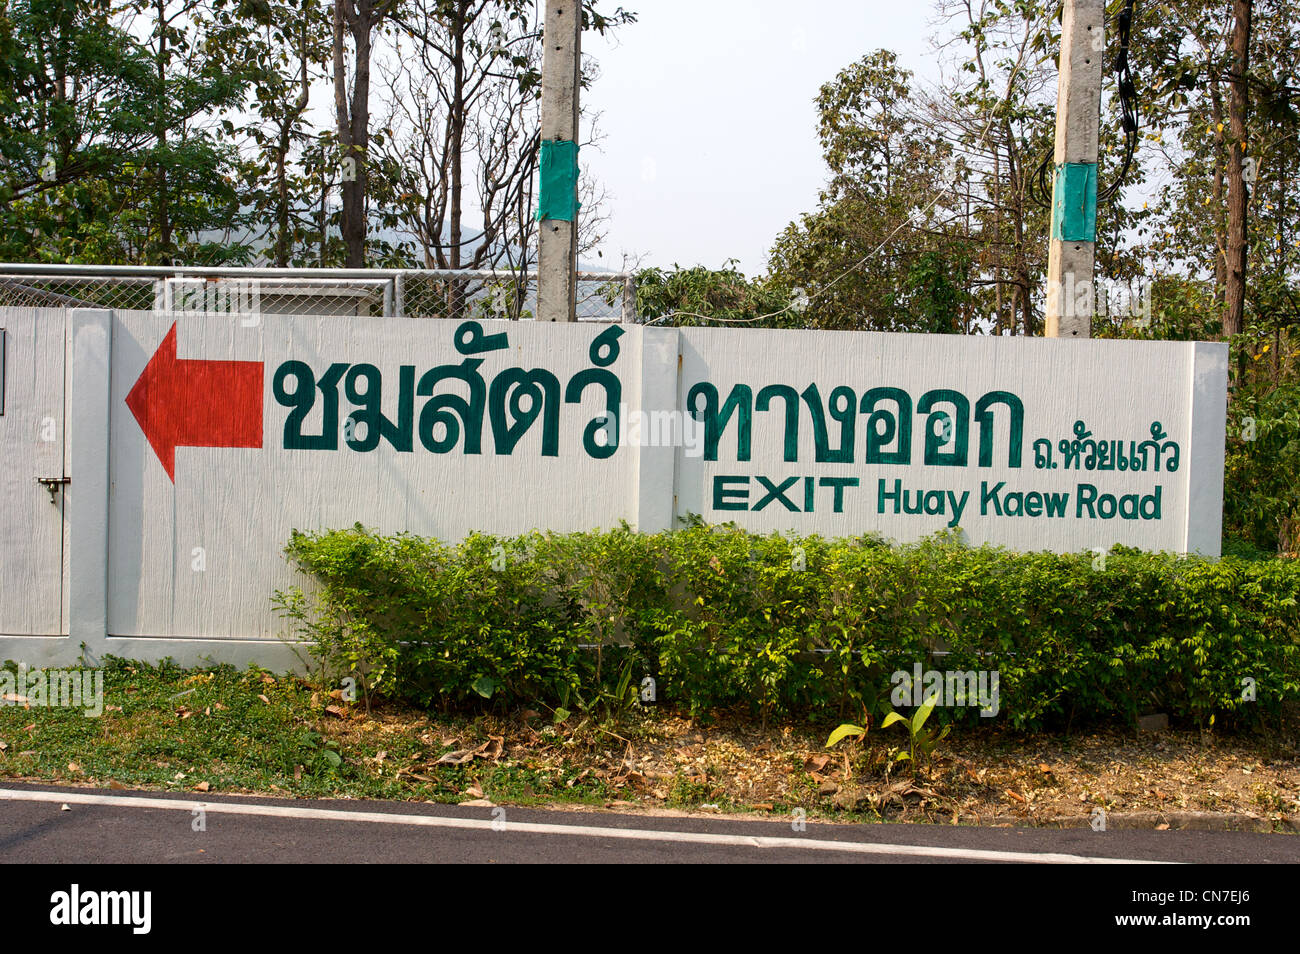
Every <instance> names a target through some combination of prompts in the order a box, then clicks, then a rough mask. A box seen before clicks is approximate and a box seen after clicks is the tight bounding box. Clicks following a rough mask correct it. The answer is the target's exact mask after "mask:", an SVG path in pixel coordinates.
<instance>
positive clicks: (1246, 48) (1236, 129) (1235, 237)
mask: <svg viewBox="0 0 1300 954" xmlns="http://www.w3.org/2000/svg"><path fill="white" fill-rule="evenodd" d="M1251 4H1252V0H1233V3H1232V15H1233V21H1234V22H1233V28H1232V78H1231V84H1230V89H1231V92H1230V95H1229V98H1228V125H1229V132H1230V133H1231V137H1232V141H1231V143H1230V146H1229V151H1228V262H1227V266H1228V281H1227V286H1226V287H1225V289H1224V305H1225V307H1224V312H1223V333H1224V335H1235V334H1240V333H1241V331H1242V328H1243V326H1244V324H1245V314H1246V252H1247V244H1246V239H1247V235H1246V229H1247V223H1246V201H1247V195H1246V175H1245V171H1244V163H1243V162H1242V154H1243V152H1244V150H1245V146H1246V115H1247V111H1248V110H1249V108H1250V104H1249V100H1248V90H1247V86H1246V74H1247V70H1249V68H1250V21H1251Z"/></svg>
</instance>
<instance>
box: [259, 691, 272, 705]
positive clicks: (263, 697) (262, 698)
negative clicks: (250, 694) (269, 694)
mask: <svg viewBox="0 0 1300 954" xmlns="http://www.w3.org/2000/svg"><path fill="white" fill-rule="evenodd" d="M257 698H259V699H261V700H262V701H263V702H265V703H266V704H267V705H268V706H269V705H270V704H271V700H270V699H268V698H266V696H264V695H262V694H261V693H260V692H259V693H258V694H257Z"/></svg>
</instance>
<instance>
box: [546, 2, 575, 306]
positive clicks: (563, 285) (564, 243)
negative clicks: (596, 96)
mask: <svg viewBox="0 0 1300 954" xmlns="http://www.w3.org/2000/svg"><path fill="white" fill-rule="evenodd" d="M542 36H543V40H544V42H545V44H546V49H545V51H544V52H543V54H542V147H541V156H540V163H539V164H540V183H539V186H538V205H537V218H538V220H539V221H540V225H539V228H538V241H537V246H538V248H537V268H538V279H537V282H538V288H537V318H538V320H539V321H573V320H574V318H575V314H574V312H575V309H576V298H575V290H576V288H575V286H576V285H577V269H578V146H577V142H578V90H579V87H580V85H581V84H580V79H581V69H582V65H581V64H582V3H581V0H546V21H545V24H544V27H543V31H542Z"/></svg>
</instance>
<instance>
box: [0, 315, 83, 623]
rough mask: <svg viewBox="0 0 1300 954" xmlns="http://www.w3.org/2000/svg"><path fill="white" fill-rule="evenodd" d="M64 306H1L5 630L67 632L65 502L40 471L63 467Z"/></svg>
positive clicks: (1, 618) (0, 596) (1, 602)
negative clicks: (53, 493)
mask: <svg viewBox="0 0 1300 954" xmlns="http://www.w3.org/2000/svg"><path fill="white" fill-rule="evenodd" d="M66 322H67V313H66V312H65V311H63V310H62V309H52V308H6V309H3V310H0V328H3V329H4V339H5V340H4V349H5V354H4V363H5V367H4V389H5V394H4V413H3V414H2V415H0V634H5V635H17V636H51V635H59V634H61V633H63V632H65V628H64V627H65V623H64V621H63V620H62V618H61V617H62V608H63V594H62V586H63V505H64V499H65V495H64V493H63V492H62V491H60V492H59V493H58V494H56V496H55V501H54V502H51V500H50V495H49V494H48V493H47V492H46V490H45V488H44V487H42V486H41V485H40V484H38V483H37V482H36V478H37V477H60V476H62V475H63V474H64V469H63V449H64V413H63V390H64V388H63V386H64V379H63V377H64V376H63V372H64V355H65V349H66V342H65V328H66Z"/></svg>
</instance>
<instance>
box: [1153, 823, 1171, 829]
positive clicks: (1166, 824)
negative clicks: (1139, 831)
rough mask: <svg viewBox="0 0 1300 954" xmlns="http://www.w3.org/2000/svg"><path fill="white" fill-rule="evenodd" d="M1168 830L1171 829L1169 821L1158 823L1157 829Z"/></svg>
mask: <svg viewBox="0 0 1300 954" xmlns="http://www.w3.org/2000/svg"><path fill="white" fill-rule="evenodd" d="M1168 830H1169V825H1168V823H1164V822H1162V823H1161V824H1159V825H1156V831H1168Z"/></svg>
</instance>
